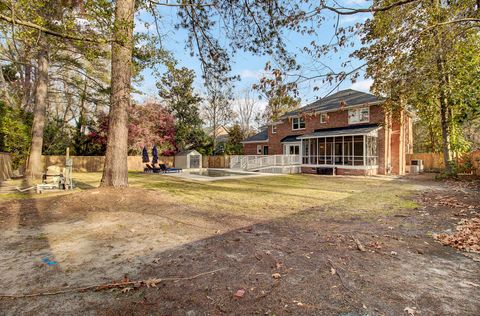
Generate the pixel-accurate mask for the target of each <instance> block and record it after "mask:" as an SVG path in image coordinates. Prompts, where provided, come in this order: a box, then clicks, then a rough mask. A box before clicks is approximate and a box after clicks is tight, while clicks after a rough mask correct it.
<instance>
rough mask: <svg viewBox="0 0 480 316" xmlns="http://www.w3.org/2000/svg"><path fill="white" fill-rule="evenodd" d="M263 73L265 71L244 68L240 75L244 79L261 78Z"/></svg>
mask: <svg viewBox="0 0 480 316" xmlns="http://www.w3.org/2000/svg"><path fill="white" fill-rule="evenodd" d="M262 75H263V72H262V71H260V70H251V69H244V70H242V71H240V77H241V78H242V79H260V77H261V76H262Z"/></svg>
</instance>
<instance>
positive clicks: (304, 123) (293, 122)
mask: <svg viewBox="0 0 480 316" xmlns="http://www.w3.org/2000/svg"><path fill="white" fill-rule="evenodd" d="M295 120H298V123H297V125H298V128H295V127H294V125H295ZM301 120H303V127H300V121H301ZM305 126H307V125H306V122H305V119H304V118H303V116H297V117H294V118H292V131H298V130H302V129H305Z"/></svg>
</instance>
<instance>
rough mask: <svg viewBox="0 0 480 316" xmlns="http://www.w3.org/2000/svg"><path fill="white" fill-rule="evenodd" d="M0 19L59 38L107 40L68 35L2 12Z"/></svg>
mask: <svg viewBox="0 0 480 316" xmlns="http://www.w3.org/2000/svg"><path fill="white" fill-rule="evenodd" d="M0 20H3V21H6V22H8V23H11V24H17V25H22V26H26V27H29V28H33V29H36V30H39V31H41V32H43V33H45V34H48V35H52V36H56V37H61V38H64V39H70V40H75V41H83V42H92V43H107V42H108V41H106V40H96V39H91V38H86V37H78V36H74V35H70V34H63V33H60V32H56V31H53V30H50V29H47V28H45V27H43V26H41V25H38V24H35V23H32V22H28V21H23V20H19V19H14V18H10V17H8V16H6V15H3V14H0Z"/></svg>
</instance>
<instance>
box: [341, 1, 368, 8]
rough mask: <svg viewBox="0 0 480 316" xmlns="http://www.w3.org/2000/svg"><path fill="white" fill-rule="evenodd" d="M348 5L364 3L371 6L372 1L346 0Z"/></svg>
mask: <svg viewBox="0 0 480 316" xmlns="http://www.w3.org/2000/svg"><path fill="white" fill-rule="evenodd" d="M345 3H346V4H347V5H363V6H365V7H368V6H371V5H372V1H370V0H346V1H345Z"/></svg>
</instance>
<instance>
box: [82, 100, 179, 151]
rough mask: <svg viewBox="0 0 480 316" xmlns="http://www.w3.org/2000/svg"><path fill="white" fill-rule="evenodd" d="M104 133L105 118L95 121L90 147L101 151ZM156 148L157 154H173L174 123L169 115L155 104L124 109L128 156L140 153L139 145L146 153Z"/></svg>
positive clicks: (164, 109)
mask: <svg viewBox="0 0 480 316" xmlns="http://www.w3.org/2000/svg"><path fill="white" fill-rule="evenodd" d="M107 131H108V116H107V115H106V114H105V115H102V116H100V117H99V118H98V121H97V123H96V126H95V127H93V128H92V130H91V132H90V133H89V135H88V137H89V138H90V142H91V144H96V145H97V146H101V147H103V148H105V145H106V141H107V137H106V136H107ZM153 145H157V149H158V152H159V154H160V155H163V156H171V155H174V154H175V149H176V147H175V122H174V117H173V115H172V114H171V113H170V112H169V111H168V110H167V109H166V108H165V107H163V106H161V105H160V104H158V103H155V102H147V103H144V104H132V105H131V106H130V107H129V108H128V153H129V154H130V155H137V154H140V153H141V151H142V148H143V146H147V148H148V149H149V151H150V150H151V148H152V147H153Z"/></svg>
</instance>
